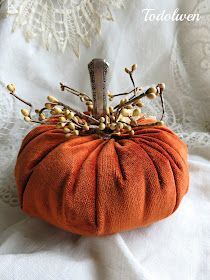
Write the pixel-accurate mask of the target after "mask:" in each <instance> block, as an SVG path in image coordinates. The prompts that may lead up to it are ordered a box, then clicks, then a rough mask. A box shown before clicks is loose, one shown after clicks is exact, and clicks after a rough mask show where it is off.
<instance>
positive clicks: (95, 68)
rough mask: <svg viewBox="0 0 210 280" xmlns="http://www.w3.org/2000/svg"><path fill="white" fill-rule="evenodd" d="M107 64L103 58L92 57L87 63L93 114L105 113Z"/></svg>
mask: <svg viewBox="0 0 210 280" xmlns="http://www.w3.org/2000/svg"><path fill="white" fill-rule="evenodd" d="M108 68H109V64H108V63H107V62H105V60H104V59H100V58H94V59H93V60H92V61H91V62H90V63H89V64H88V69H89V73H90V81H91V86H92V94H93V116H94V118H97V119H98V118H100V117H101V116H103V115H105V113H106V107H107V88H106V77H107V71H108Z"/></svg>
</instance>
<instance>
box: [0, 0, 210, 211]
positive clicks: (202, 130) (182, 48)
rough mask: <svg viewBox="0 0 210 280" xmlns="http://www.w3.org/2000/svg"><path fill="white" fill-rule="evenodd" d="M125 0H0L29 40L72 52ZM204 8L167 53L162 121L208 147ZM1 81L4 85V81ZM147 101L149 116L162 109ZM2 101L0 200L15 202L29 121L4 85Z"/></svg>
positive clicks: (208, 46) (207, 17)
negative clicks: (18, 165)
mask: <svg viewBox="0 0 210 280" xmlns="http://www.w3.org/2000/svg"><path fill="white" fill-rule="evenodd" d="M123 3H124V1H123V0H117V1H113V0H107V1H104V0H100V1H96V0H90V1H88V0H82V1H76V0H75V1H67V0H66V1H58V0H57V1H46V0H34V1H30V0H24V1H18V0H11V1H5V0H3V1H2V0H1V1H0V5H1V16H3V15H4V16H5V15H11V14H14V15H15V19H14V26H15V27H16V26H17V27H21V28H22V29H23V32H24V35H25V37H26V38H27V39H31V38H33V37H36V36H39V37H40V38H41V41H42V44H43V45H44V46H45V47H47V48H51V47H52V44H53V42H55V43H56V44H57V47H58V49H59V50H61V51H64V50H65V49H66V47H67V46H71V47H72V48H73V50H74V52H75V54H76V55H79V44H80V42H83V43H85V44H86V45H89V44H90V42H91V38H92V37H93V34H95V33H96V32H98V31H99V30H100V27H101V18H102V17H103V18H106V19H112V15H111V11H110V8H112V7H116V8H121V7H123ZM64 5H66V6H65V7H68V9H64ZM208 7H209V3H208V0H200V1H198V3H197V5H196V7H195V9H194V11H193V12H195V13H199V14H200V15H201V20H200V21H199V22H195V23H188V22H186V23H182V24H181V25H179V27H178V29H177V31H176V36H175V37H174V39H173V47H172V50H171V56H170V73H169V75H170V78H171V80H172V83H173V87H172V89H170V91H171V94H170V98H169V97H167V96H166V101H165V102H166V115H165V122H166V123H167V125H168V126H169V127H170V128H171V129H173V130H174V131H175V132H176V133H177V134H178V135H179V136H180V137H181V138H182V139H183V141H184V142H186V143H187V144H188V146H189V148H190V149H193V148H195V147H197V146H210V110H209V108H210V98H209V86H210V81H209V76H210V75H209V74H210V29H209V26H210V11H209V8H208ZM50 23H51V24H50ZM198 38H199V40H198ZM2 86H3V87H5V85H4V83H2ZM145 103H147V108H148V109H147V114H148V115H159V114H160V113H161V104H160V102H149V101H147V100H145ZM0 104H1V105H0V114H1V115H2V116H4V118H3V119H2V120H1V122H0V143H1V145H0V155H1V161H0V170H1V172H0V200H1V201H3V202H5V203H7V204H9V205H10V206H15V205H17V196H16V191H15V182H14V176H13V169H14V163H15V158H16V155H17V152H18V149H19V146H20V144H21V141H22V138H23V137H24V135H25V134H26V133H27V131H29V130H30V129H31V126H29V125H26V124H25V123H23V121H22V120H21V116H20V114H19V109H20V108H19V107H18V105H17V103H16V102H14V99H13V98H11V97H10V96H9V95H8V93H6V90H3V88H1V94H0ZM11 112H14V113H13V114H12V115H11ZM5 143H6V145H4V144H5ZM5 147H6V149H5Z"/></svg>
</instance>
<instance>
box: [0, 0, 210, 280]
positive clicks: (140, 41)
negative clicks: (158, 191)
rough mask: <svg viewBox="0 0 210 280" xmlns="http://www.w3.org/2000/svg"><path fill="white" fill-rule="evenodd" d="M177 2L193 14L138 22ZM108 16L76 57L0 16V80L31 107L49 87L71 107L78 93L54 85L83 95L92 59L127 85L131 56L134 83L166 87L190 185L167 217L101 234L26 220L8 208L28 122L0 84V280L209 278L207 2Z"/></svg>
mask: <svg viewBox="0 0 210 280" xmlns="http://www.w3.org/2000/svg"><path fill="white" fill-rule="evenodd" d="M23 2H24V1H23ZM46 2H48V1H46ZM49 2H50V1H49ZM77 2H80V1H77ZM0 3H1V1H0ZM177 7H178V8H180V10H181V11H182V12H185V13H190V12H191V11H199V13H201V15H202V19H201V21H200V22H199V23H188V24H186V23H178V22H159V23H158V22H145V21H144V19H143V16H142V9H144V8H154V9H157V10H159V11H162V10H164V9H165V10H166V11H167V12H173V10H174V9H176V8H177ZM111 9H112V7H111ZM112 13H113V15H114V17H115V21H113V22H109V21H105V20H103V21H102V26H101V33H100V35H97V36H93V38H92V45H91V47H90V48H86V47H85V46H84V45H83V44H81V46H80V58H79V59H78V58H77V57H76V56H75V55H74V53H73V52H72V50H71V49H70V48H69V47H66V49H65V51H64V52H63V53H62V52H60V51H58V50H57V51H55V50H51V51H47V50H45V49H44V48H42V46H41V45H40V44H39V42H38V40H36V39H34V40H32V41H30V42H29V43H27V42H26V41H25V39H24V37H23V34H22V33H23V31H22V30H21V29H20V28H17V30H16V31H15V32H14V33H11V28H12V25H13V23H14V16H8V17H7V18H4V19H1V21H0V42H1V44H0V81H1V83H2V85H3V84H4V83H5V84H8V83H10V82H12V83H15V84H16V86H17V91H18V93H19V95H21V96H22V97H24V98H26V99H27V100H29V101H31V102H33V103H34V104H35V106H36V107H40V106H41V104H43V103H44V102H45V99H46V96H47V95H50V94H51V95H55V96H57V97H58V96H59V98H61V97H62V99H63V100H65V101H67V100H68V99H70V98H71V102H72V104H74V105H75V106H76V105H79V103H78V101H77V99H76V98H75V97H69V96H68V95H65V94H64V93H60V92H59V87H58V84H59V82H60V81H64V82H66V83H67V84H69V85H71V86H72V87H75V88H78V89H81V90H84V91H86V92H90V86H89V74H88V70H87V64H88V63H89V62H90V61H91V59H92V58H95V57H101V58H105V59H106V60H107V61H108V62H109V63H110V79H109V89H110V90H113V91H114V92H116V91H117V92H121V91H122V90H125V89H128V88H129V87H130V81H129V80H128V78H127V76H126V74H125V73H124V71H123V69H124V67H125V66H130V65H132V64H133V63H137V64H138V65H139V71H138V72H136V74H135V78H136V82H137V83H138V84H139V85H148V84H153V83H157V82H165V83H166V85H167V91H166V95H167V96H166V109H167V114H166V123H167V124H168V125H169V126H170V127H171V128H172V129H174V130H175V131H176V132H177V133H179V135H180V137H182V138H183V140H184V141H186V143H187V144H188V145H189V152H190V155H189V166H190V189H189V192H188V193H187V194H186V196H185V197H184V199H183V201H182V203H181V205H180V207H179V209H178V210H177V211H176V212H175V213H174V214H173V215H172V216H170V217H169V218H167V219H164V220H162V221H159V222H158V223H155V224H153V225H151V226H148V227H145V228H140V229H137V230H133V231H130V232H125V233H120V234H115V235H112V236H107V237H96V238H94V237H81V236H77V235H74V234H71V233H67V232H64V231H62V230H59V229H57V228H55V227H53V226H51V225H49V224H47V223H45V222H43V221H40V220H38V219H35V218H31V217H28V216H27V215H25V214H23V213H22V212H21V211H20V209H19V207H18V206H17V195H16V191H15V183H14V175H13V169H14V165H15V157H16V155H17V152H18V148H19V146H20V143H21V139H22V137H23V136H24V135H25V134H26V132H27V131H28V130H29V129H30V126H29V125H26V124H24V123H23V122H22V121H21V119H22V117H21V115H20V113H19V109H20V108H22V107H23V106H22V104H19V103H18V102H17V101H14V100H13V99H12V97H11V96H9V94H8V93H7V92H6V90H5V89H4V88H3V87H1V89H0V113H1V116H2V117H1V119H2V120H1V123H0V279H1V280H7V279H8V280H11V279H14V280H28V279H30V280H35V279H42V280H45V279H46V280H48V279H53V280H55V279H62V280H67V279H68V280H70V279H81V280H83V279H84V280H89V279H90V280H95V279H99V280H106V279H107V280H144V279H145V280H159V279H160V280H180V279H183V280H207V279H210V110H209V108H210V93H209V85H210V80H209V77H210V75H209V74H210V47H209V46H210V27H209V18H210V3H209V1H206V0H199V1H196V0H194V1H190V2H189V1H187V0H183V1H178V0H177V1H176V0H170V1H167V3H166V1H164V0H159V1H158V2H157V1H137V0H132V1H127V3H126V4H125V9H121V10H118V9H117V10H115V9H112ZM25 20H26V22H27V18H26V19H25ZM16 24H17V23H16ZM93 35H94V34H93ZM148 106H151V107H150V109H151V111H152V110H153V109H154V110H157V111H158V110H159V108H160V107H159V105H157V107H155V108H153V107H152V105H150V104H149V103H148Z"/></svg>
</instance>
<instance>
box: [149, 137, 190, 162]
mask: <svg viewBox="0 0 210 280" xmlns="http://www.w3.org/2000/svg"><path fill="white" fill-rule="evenodd" d="M144 138H149V139H150V138H152V140H153V142H155V141H158V142H161V143H162V144H163V145H167V147H170V148H172V149H173V150H174V151H175V152H176V154H177V155H178V156H179V157H180V158H181V159H182V161H183V162H185V160H184V158H183V156H182V153H180V150H179V149H177V148H176V145H173V146H172V145H170V144H169V143H168V142H164V141H163V140H162V139H160V138H154V137H151V136H146V135H145V136H144ZM178 141H179V143H180V144H182V146H183V147H184V148H185V149H186V150H187V146H186V144H185V143H183V142H182V143H181V142H180V140H178ZM163 145H160V146H163Z"/></svg>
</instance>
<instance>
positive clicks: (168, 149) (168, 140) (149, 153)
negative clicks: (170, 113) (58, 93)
mask: <svg viewBox="0 0 210 280" xmlns="http://www.w3.org/2000/svg"><path fill="white" fill-rule="evenodd" d="M15 174H16V183H17V188H18V194H19V201H20V205H21V208H22V210H23V211H24V212H26V213H28V214H30V215H31V216H35V217H39V218H41V219H43V220H45V221H47V222H49V223H51V224H53V225H55V226H57V227H60V228H62V229H64V230H67V231H70V232H73V233H77V234H81V235H87V236H91V235H93V236H94V235H107V234H112V233H116V232H120V231H126V230H130V229H134V228H137V227H142V226H146V225H149V224H151V223H154V222H156V221H158V220H160V219H163V218H165V217H167V216H169V215H171V214H172V213H173V212H174V211H175V210H176V209H177V207H178V206H179V204H180V202H181V199H182V198H183V196H184V194H185V193H186V192H187V190H188V185H189V175H188V174H189V172H188V163H187V147H186V145H185V144H184V143H183V142H182V141H181V140H180V139H179V138H178V136H177V135H176V134H174V133H173V132H172V131H171V130H169V129H168V128H167V127H165V126H154V127H139V128H136V129H135V135H134V136H129V135H123V136H116V137H114V138H112V139H109V140H104V139H101V138H99V137H98V135H96V134H93V135H89V136H72V137H70V138H69V139H66V138H65V137H64V133H63V131H62V130H61V129H56V128H55V126H54V125H41V126H39V127H37V128H35V129H33V130H32V131H31V132H30V133H29V134H28V135H27V136H26V137H25V139H24V141H23V143H22V146H21V149H20V152H19V155H18V158H17V163H16V169H15Z"/></svg>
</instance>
